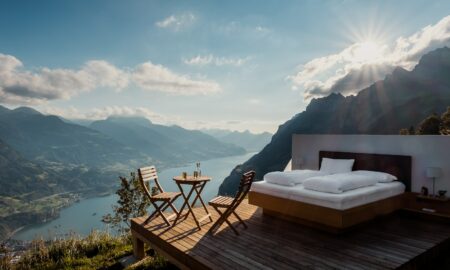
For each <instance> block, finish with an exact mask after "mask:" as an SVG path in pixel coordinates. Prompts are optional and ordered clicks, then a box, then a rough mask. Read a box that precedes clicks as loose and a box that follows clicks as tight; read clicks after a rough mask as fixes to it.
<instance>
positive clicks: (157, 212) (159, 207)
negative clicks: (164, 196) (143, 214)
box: [144, 202, 170, 226]
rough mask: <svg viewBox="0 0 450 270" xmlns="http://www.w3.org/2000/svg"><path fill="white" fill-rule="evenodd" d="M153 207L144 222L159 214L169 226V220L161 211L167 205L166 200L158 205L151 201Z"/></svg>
mask: <svg viewBox="0 0 450 270" xmlns="http://www.w3.org/2000/svg"><path fill="white" fill-rule="evenodd" d="M152 204H153V207H155V211H154V212H153V213H152V214H151V215H150V216H149V217H148V218H147V219H146V220H145V221H144V224H147V223H148V222H149V221H150V220H151V219H152V218H155V217H157V216H158V214H159V215H161V217H162V219H163V220H164V222H165V223H166V224H167V226H170V222H169V220H168V219H167V218H166V216H165V215H164V213H163V211H165V210H166V209H167V207H169V204H168V202H162V203H161V204H160V205H157V204H156V203H155V202H152Z"/></svg>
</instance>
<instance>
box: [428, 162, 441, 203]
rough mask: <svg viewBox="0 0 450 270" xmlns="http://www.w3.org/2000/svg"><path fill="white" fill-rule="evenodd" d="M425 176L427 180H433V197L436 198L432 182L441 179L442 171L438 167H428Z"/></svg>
mask: <svg viewBox="0 0 450 270" xmlns="http://www.w3.org/2000/svg"><path fill="white" fill-rule="evenodd" d="M426 175H427V177H428V178H430V179H432V180H433V196H436V194H435V193H434V182H435V180H436V178H439V177H441V175H442V169H441V168H438V167H428V168H427V170H426Z"/></svg>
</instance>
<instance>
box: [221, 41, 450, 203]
mask: <svg viewBox="0 0 450 270" xmlns="http://www.w3.org/2000/svg"><path fill="white" fill-rule="evenodd" d="M430 69H431V70H430ZM448 74H450V49H449V48H447V47H444V48H441V49H437V50H435V51H432V52H430V53H428V54H426V55H424V56H423V57H422V58H421V60H420V61H419V63H418V64H417V65H416V67H415V68H414V69H413V70H412V71H407V70H404V69H402V68H396V69H395V70H394V71H393V72H392V73H391V74H389V75H387V76H386V77H385V79H384V80H380V81H377V82H375V83H374V84H372V85H370V86H369V87H367V88H364V89H362V90H361V91H359V92H358V94H356V95H351V96H347V97H344V96H343V95H342V94H339V93H332V94H330V95H329V96H326V97H323V98H316V99H312V100H311V102H310V104H309V105H308V106H307V107H306V109H305V110H304V111H303V112H300V113H298V114H296V115H295V116H293V117H292V118H291V119H289V120H288V121H286V122H285V123H283V124H282V125H280V126H279V128H278V130H277V132H276V133H275V134H274V136H273V137H272V140H271V142H270V143H269V144H268V145H267V146H266V147H264V149H263V150H261V151H260V152H259V153H258V154H256V155H254V156H253V157H252V158H250V159H249V160H248V161H246V162H245V163H244V164H242V165H239V166H237V167H236V168H235V169H234V170H233V171H232V172H231V173H230V175H229V176H228V177H227V178H226V179H225V180H224V181H223V183H222V185H221V186H220V189H219V194H233V193H234V192H235V191H236V188H237V185H238V182H239V178H240V175H241V174H242V172H244V171H246V170H250V169H253V170H256V172H257V179H262V176H263V175H264V174H265V173H267V172H269V171H276V170H283V169H284V167H285V166H286V165H287V163H288V162H289V160H290V156H291V143H292V139H291V136H292V134H398V133H399V130H400V129H401V128H404V127H409V126H411V125H416V124H418V123H419V122H420V121H421V120H422V119H424V118H425V117H427V116H428V115H430V114H431V113H432V112H436V113H442V112H443V111H444V110H445V109H446V107H447V106H448V105H450V76H448Z"/></svg>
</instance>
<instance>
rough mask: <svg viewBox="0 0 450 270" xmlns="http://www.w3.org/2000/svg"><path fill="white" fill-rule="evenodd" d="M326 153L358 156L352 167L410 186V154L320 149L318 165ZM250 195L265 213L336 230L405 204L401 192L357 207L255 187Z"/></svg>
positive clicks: (251, 199)
mask: <svg viewBox="0 0 450 270" xmlns="http://www.w3.org/2000/svg"><path fill="white" fill-rule="evenodd" d="M324 157H325V158H335V159H355V163H354V164H353V170H371V171H381V172H387V173H390V174H392V175H395V176H396V177H397V178H398V180H399V181H401V182H403V183H404V184H405V186H406V190H405V191H410V190H411V162H412V158H411V156H400V155H383V154H365V153H351V152H333V151H320V152H319V165H320V163H321V160H322V158H324ZM319 168H320V166H319ZM248 197H249V199H248V200H249V203H250V204H253V205H256V206H259V207H262V208H263V213H264V214H267V215H270V216H276V217H279V218H283V219H287V220H290V221H295V222H298V223H301V224H304V225H308V226H312V227H315V228H318V229H322V230H326V231H330V232H333V233H341V232H345V231H347V230H348V229H350V228H353V227H355V226H356V225H359V224H362V223H364V222H367V221H369V220H372V219H374V218H376V217H378V216H382V215H387V214H390V213H392V212H394V211H396V210H398V209H400V208H402V207H403V203H404V200H403V197H404V196H403V194H401V195H397V196H394V197H390V198H386V199H383V200H380V201H376V202H372V203H368V204H365V205H361V206H357V207H354V208H350V209H346V210H337V209H333V208H328V207H323V206H318V205H314V204H308V203H304V202H299V201H295V200H290V199H285V198H280V197H277V196H274V195H267V194H263V193H259V192H254V191H250V193H249V196H248Z"/></svg>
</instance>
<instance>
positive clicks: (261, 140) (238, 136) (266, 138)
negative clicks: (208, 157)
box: [202, 129, 272, 152]
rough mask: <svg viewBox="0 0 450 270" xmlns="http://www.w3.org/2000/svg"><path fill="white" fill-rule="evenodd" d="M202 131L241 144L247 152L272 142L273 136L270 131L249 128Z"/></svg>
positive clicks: (227, 141) (225, 140)
mask: <svg viewBox="0 0 450 270" xmlns="http://www.w3.org/2000/svg"><path fill="white" fill-rule="evenodd" d="M202 132H204V133H206V134H209V135H211V136H213V137H215V138H217V139H218V140H220V141H222V142H226V143H231V144H234V145H237V146H240V147H242V148H244V149H245V150H246V151H247V152H257V151H260V150H261V149H263V148H264V146H266V145H267V144H268V143H269V142H270V139H271V138H272V134H270V133H269V132H263V133H259V134H255V133H251V132H250V131H248V130H246V131H243V132H240V131H231V130H224V129H205V130H202Z"/></svg>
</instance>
